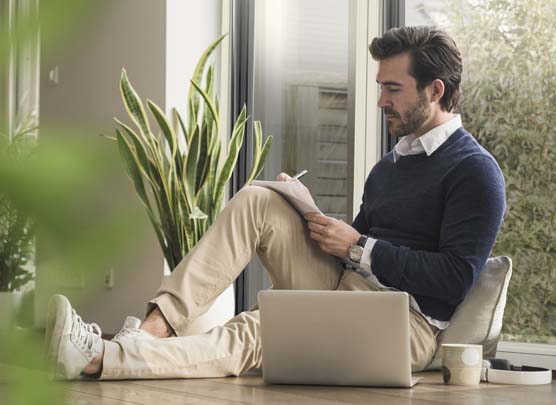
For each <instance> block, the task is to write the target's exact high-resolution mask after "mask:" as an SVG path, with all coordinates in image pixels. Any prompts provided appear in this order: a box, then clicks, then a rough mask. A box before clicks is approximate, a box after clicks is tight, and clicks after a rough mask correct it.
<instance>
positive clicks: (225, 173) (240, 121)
mask: <svg viewBox="0 0 556 405" xmlns="http://www.w3.org/2000/svg"><path fill="white" fill-rule="evenodd" d="M246 114H247V112H246V108H245V106H244V107H243V108H242V110H241V112H240V114H239V117H238V118H237V120H236V122H235V124H234V129H233V131H232V137H231V139H230V143H229V151H228V157H227V158H226V160H225V161H224V165H223V167H222V170H221V171H220V173H219V175H218V180H217V182H216V189H215V193H214V196H213V202H214V203H215V204H219V202H220V201H221V200H222V196H223V194H224V188H225V186H226V183H227V182H228V180H229V179H230V177H231V175H232V173H233V170H234V166H235V164H236V161H237V157H238V155H239V151H240V149H241V145H242V143H243V136H244V130H245V123H246V120H247V118H246Z"/></svg>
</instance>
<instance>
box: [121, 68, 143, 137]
mask: <svg viewBox="0 0 556 405" xmlns="http://www.w3.org/2000/svg"><path fill="white" fill-rule="evenodd" d="M120 93H121V95H122V99H123V101H124V105H125V108H126V110H127V112H128V114H129V116H130V117H131V119H132V120H133V122H135V124H136V125H137V127H138V128H139V129H140V130H141V132H142V133H143V134H144V135H147V134H149V133H150V128H149V121H148V119H147V114H146V113H145V108H144V107H143V103H142V102H141V99H140V98H139V96H138V95H137V92H136V91H135V89H134V88H133V87H132V86H131V83H130V81H129V79H128V77H127V72H126V70H125V69H122V76H121V79H120Z"/></svg>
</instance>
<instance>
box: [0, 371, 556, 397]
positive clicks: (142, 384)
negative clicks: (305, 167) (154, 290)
mask: <svg viewBox="0 0 556 405" xmlns="http://www.w3.org/2000/svg"><path fill="white" fill-rule="evenodd" d="M3 371H4V375H6V374H5V372H6V371H7V370H6V369H4V370H3ZM416 376H419V377H424V379H423V381H422V382H421V383H420V384H418V385H416V386H415V387H414V388H411V389H393V388H359V387H328V386H295V385H265V383H264V382H263V380H262V378H261V376H260V375H249V376H242V377H229V378H214V379H191V380H143V381H102V382H98V381H78V382H53V383H52V384H58V386H59V387H61V388H62V390H63V391H64V393H65V396H66V398H65V399H66V400H65V403H66V404H80V405H89V404H91V405H92V404H95V405H96V404H106V405H112V404H164V405H172V404H200V405H202V404H242V403H243V404H267V403H268V404H270V403H272V404H285V403H293V404H297V403H299V404H333V403H335V404H338V403H347V404H385V405H388V404H526V405H530V404H556V381H553V383H552V384H551V385H542V386H508V385H497V384H487V383H482V384H481V385H480V386H478V387H457V386H447V385H444V384H443V383H442V382H441V376H440V373H438V372H428V373H419V374H416ZM1 397H2V394H1V393H0V398H1ZM0 403H3V402H2V400H1V399H0Z"/></svg>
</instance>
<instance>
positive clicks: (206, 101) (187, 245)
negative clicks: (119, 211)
mask: <svg viewBox="0 0 556 405" xmlns="http://www.w3.org/2000/svg"><path fill="white" fill-rule="evenodd" d="M224 37H225V36H222V37H220V38H218V39H217V40H216V41H214V42H213V43H212V44H210V46H209V47H208V48H207V49H206V50H205V51H204V53H203V54H202V56H201V58H200V59H199V61H198V63H197V65H196V68H195V71H194V73H193V78H192V79H191V87H190V90H189V95H188V98H187V116H186V119H183V118H182V117H181V115H180V114H179V113H178V111H177V110H176V109H175V108H174V109H173V110H172V117H171V118H169V117H167V116H166V115H165V113H164V112H163V111H162V109H161V108H160V107H158V106H157V105H156V104H155V103H153V102H152V101H150V100H147V102H146V105H147V108H148V110H149V111H150V113H151V114H152V116H153V117H154V119H155V121H156V127H157V128H156V129H155V128H154V127H153V126H152V125H151V123H150V122H149V119H148V116H147V112H146V109H145V106H144V104H143V102H142V101H141V98H140V97H139V96H138V94H137V92H136V91H135V90H134V88H133V86H132V85H131V83H130V81H129V79H128V76H127V73H126V70H125V69H122V75H121V80H120V92H121V96H122V99H123V103H124V105H125V108H126V110H127V112H128V114H129V117H130V118H131V121H132V122H133V124H134V127H135V128H132V127H130V126H128V125H127V124H125V123H123V122H122V121H120V120H118V119H117V118H115V121H116V123H117V124H118V127H117V129H116V138H115V139H116V141H117V143H118V148H119V151H120V155H121V159H122V162H123V164H124V168H125V170H126V172H127V174H128V176H129V178H130V179H131V181H132V183H133V186H134V188H135V191H136V193H137V196H138V197H139V199H140V200H141V202H142V204H143V205H144V207H145V209H146V211H147V215H148V217H149V220H150V222H151V224H152V226H153V229H154V231H155V234H156V237H157V239H158V243H159V244H160V247H161V249H162V252H163V253H164V258H165V260H166V262H167V264H168V267H169V268H170V271H172V270H173V269H174V268H175V267H176V266H177V264H178V263H179V262H180V261H181V260H182V258H183V257H184V256H185V255H187V253H188V252H189V251H190V250H191V249H192V248H193V246H195V244H196V243H197V242H198V241H199V239H200V238H201V237H202V236H203V235H204V233H205V232H206V231H207V229H208V227H209V226H210V225H211V224H212V223H213V221H214V219H215V218H216V216H217V215H218V213H219V211H220V209H221V207H222V203H223V201H224V190H225V187H226V184H227V183H228V180H229V179H230V177H231V175H232V172H233V169H234V167H235V164H236V161H237V158H238V154H239V151H240V149H241V145H242V143H243V138H244V130H245V126H246V125H247V122H248V117H247V116H246V109H245V107H244V108H243V109H242V110H241V113H240V114H239V116H238V118H237V120H236V121H235V124H234V127H233V131H232V134H231V138H230V140H229V144H228V153H227V155H226V156H221V155H222V144H221V137H220V135H221V130H222V129H221V128H220V123H219V120H220V118H219V102H218V96H217V95H216V94H215V88H214V87H215V86H214V82H215V80H214V66H213V65H212V64H210V63H209V58H210V56H211V54H212V53H213V52H214V50H215V49H216V48H217V47H218V45H219V44H220V42H221V41H222V40H223V39H224ZM172 122H173V123H174V124H175V125H172V124H171V123H172ZM271 143H272V136H268V137H266V139H265V140H263V133H262V126H261V123H260V122H259V121H255V122H254V123H253V167H252V168H251V172H250V175H249V178H248V179H247V182H246V185H248V184H250V183H251V181H252V180H254V179H255V178H256V177H257V176H258V175H259V173H260V172H261V171H262V170H263V166H264V161H265V158H266V156H267V154H268V151H269V150H270V146H271ZM230 291H232V290H230ZM213 326H214V325H213ZM201 329H204V328H201ZM196 331H197V330H196Z"/></svg>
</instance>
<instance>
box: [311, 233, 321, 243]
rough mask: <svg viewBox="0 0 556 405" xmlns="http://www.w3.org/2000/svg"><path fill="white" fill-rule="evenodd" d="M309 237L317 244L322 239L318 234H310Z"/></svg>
mask: <svg viewBox="0 0 556 405" xmlns="http://www.w3.org/2000/svg"><path fill="white" fill-rule="evenodd" d="M309 236H310V237H311V239H314V240H316V241H317V242H320V241H322V240H323V237H322V235H321V234H320V233H316V232H310V233H309Z"/></svg>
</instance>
